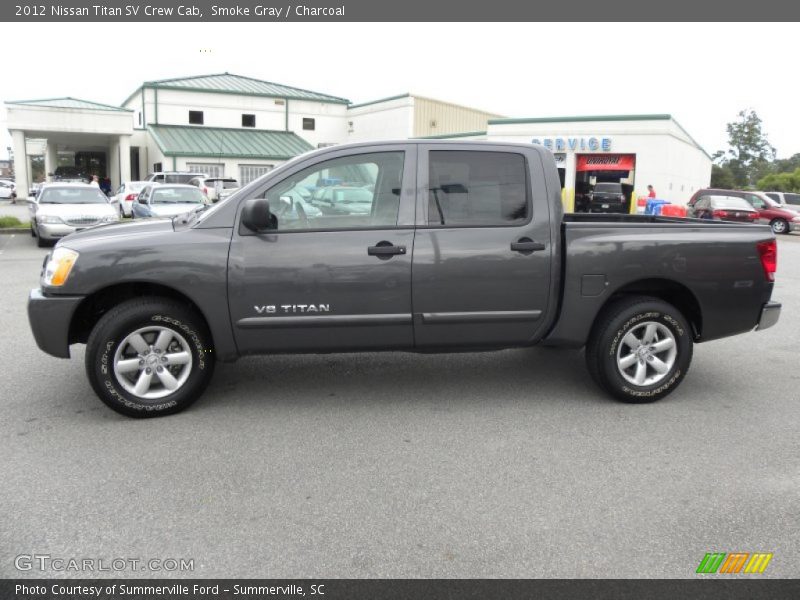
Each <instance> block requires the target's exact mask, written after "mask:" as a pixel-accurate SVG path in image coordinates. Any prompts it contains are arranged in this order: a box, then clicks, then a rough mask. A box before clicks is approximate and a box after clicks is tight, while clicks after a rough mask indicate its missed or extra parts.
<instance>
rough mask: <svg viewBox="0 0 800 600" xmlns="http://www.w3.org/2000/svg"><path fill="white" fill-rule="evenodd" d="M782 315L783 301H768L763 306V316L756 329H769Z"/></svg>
mask: <svg viewBox="0 0 800 600" xmlns="http://www.w3.org/2000/svg"><path fill="white" fill-rule="evenodd" d="M780 316H781V303H780V302H767V303H766V304H765V305H764V306H762V307H761V317H760V318H759V319H758V325H756V331H761V330H762V329H769V328H770V327H772V326H773V325H775V323H777V322H778V319H779V318H780Z"/></svg>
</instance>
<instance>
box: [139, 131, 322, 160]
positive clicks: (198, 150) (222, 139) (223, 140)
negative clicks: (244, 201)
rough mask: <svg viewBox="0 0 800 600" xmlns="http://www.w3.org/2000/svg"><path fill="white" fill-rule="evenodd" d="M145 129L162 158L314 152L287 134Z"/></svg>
mask: <svg viewBox="0 0 800 600" xmlns="http://www.w3.org/2000/svg"><path fill="white" fill-rule="evenodd" d="M147 129H148V131H149V132H150V134H151V135H152V136H153V139H154V140H155V141H156V144H158V147H159V148H160V149H161V152H163V153H164V155H165V156H206V157H218V158H265V159H279V160H286V159H289V158H293V157H295V156H297V155H298V154H302V153H303V152H308V151H309V150H313V149H314V147H313V146H312V145H311V144H309V143H308V142H307V141H305V140H304V139H303V138H301V137H300V136H298V135H297V134H295V133H293V132H291V131H269V130H264V129H227V128H221V127H192V126H191V125H149V126H148V128H147Z"/></svg>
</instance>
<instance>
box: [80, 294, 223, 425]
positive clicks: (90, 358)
mask: <svg viewBox="0 0 800 600" xmlns="http://www.w3.org/2000/svg"><path fill="white" fill-rule="evenodd" d="M148 329H152V330H156V329H160V330H164V329H168V330H171V331H172V332H175V333H177V336H174V341H175V343H176V344H177V346H175V347H174V348H180V350H172V351H173V352H181V353H183V354H185V353H186V352H188V353H189V354H190V355H191V364H190V365H183V366H182V365H174V366H168V367H167V368H168V370H169V371H170V373H172V374H173V375H178V379H181V378H183V377H185V379H183V381H182V383H181V385H180V387H178V388H177V389H176V390H175V391H174V392H171V393H170V392H169V390H168V389H167V387H166V385H162V384H161V382H160V380H161V375H158V377H157V378H156V373H155V369H156V368H157V369H158V370H159V372H162V369H163V368H162V366H161V363H159V362H154V363H152V364H151V366H153V371H152V374H153V377H152V380H153V382H154V384H153V385H154V387H155V391H153V392H152V393H156V394H157V393H162V394H166V395H164V396H163V397H160V398H151V399H147V398H144V397H141V396H138V395H135V394H134V393H132V391H131V390H130V389H126V388H125V386H124V385H123V384H122V382H121V379H120V378H124V377H126V376H125V375H117V374H116V373H115V370H114V364H115V357H117V356H118V354H119V357H120V358H121V359H123V360H131V359H133V360H137V358H139V357H140V356H141V355H138V354H136V353H135V352H133V351H132V345H131V344H129V343H126V340H127V339H128V336H130V335H132V334H134V333H135V332H137V331H139V330H148ZM142 336H143V339H145V341H147V342H148V344H150V354H149V355H147V359H141V360H140V361H139V364H140V365H143V364H149V363H150V359H152V358H155V357H154V356H153V353H154V352H156V350H153V345H152V344H154V342H155V339H156V334H155V333H152V332H150V331H147V332H145V333H143V334H142ZM123 343H124V344H125V345H124V347H123V348H120V346H122V345H123ZM184 345H185V348H184ZM124 352H127V354H124ZM162 352H164V353H165V355H166V356H170V354H169V352H170V350H168V349H165V350H163V351H162ZM159 356H162V355H159ZM145 360H147V363H145ZM184 369H185V373H186V374H185V376H184V375H183V373H184ZM143 372H144V367H139V370H138V371H137V372H135V373H132V374H131V375H130V377H132V378H133V379H137V380H138V376H140V375H142V373H143ZM147 372H148V373H151V371H147ZM213 372H214V354H213V352H212V347H211V335H210V334H209V333H208V329H207V327H206V325H205V322H204V321H203V319H202V318H201V317H200V316H199V315H198V314H197V313H196V312H195V311H194V310H192V309H190V308H189V307H187V306H185V305H183V304H181V303H179V302H176V301H174V300H170V299H166V298H159V297H145V298H139V299H135V300H128V301H127V302H123V303H122V304H120V305H118V306H116V307H114V308H113V309H111V310H110V311H108V312H107V313H106V314H105V315H103V317H102V318H101V319H100V320H99V321H98V322H97V324H96V325H95V326H94V329H92V333H91V334H90V336H89V340H88V342H87V344H86V373H87V375H88V377H89V381H90V383H91V385H92V388H93V389H94V391H95V393H96V394H97V395H98V396H99V397H100V399H101V400H102V401H103V402H104V403H105V404H107V405H108V406H109V407H110V408H112V409H113V410H115V411H117V412H118V413H121V414H123V415H127V416H129V417H137V418H145V417H158V416H163V415H170V414H173V413H177V412H180V411H182V410H183V409H185V408H187V407H188V406H190V405H191V404H192V403H193V402H194V401H195V400H197V399H198V398H199V397H200V396H201V395H202V393H203V391H204V390H205V388H206V386H207V385H208V382H209V381H210V380H211V376H212V374H213ZM165 375H167V373H165ZM133 379H131V380H129V381H127V384H128V387H131V386H132V384H133V383H134V382H133ZM159 386H160V387H161V388H162V389H158V388H159ZM150 391H152V389H151V390H150Z"/></svg>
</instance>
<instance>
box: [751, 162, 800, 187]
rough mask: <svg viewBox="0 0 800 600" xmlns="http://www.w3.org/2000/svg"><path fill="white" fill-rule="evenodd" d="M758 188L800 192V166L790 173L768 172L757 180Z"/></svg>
mask: <svg viewBox="0 0 800 600" xmlns="http://www.w3.org/2000/svg"><path fill="white" fill-rule="evenodd" d="M758 189H760V190H771V191H775V192H800V167H798V168H797V169H795V170H794V171H792V172H791V173H770V174H769V175H767V176H766V177H762V178H761V179H759V180H758Z"/></svg>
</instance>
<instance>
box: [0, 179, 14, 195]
mask: <svg viewBox="0 0 800 600" xmlns="http://www.w3.org/2000/svg"><path fill="white" fill-rule="evenodd" d="M16 197H17V186H15V185H14V182H13V181H8V180H7V179H0V198H2V199H3V200H12V199H14V198H16Z"/></svg>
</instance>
